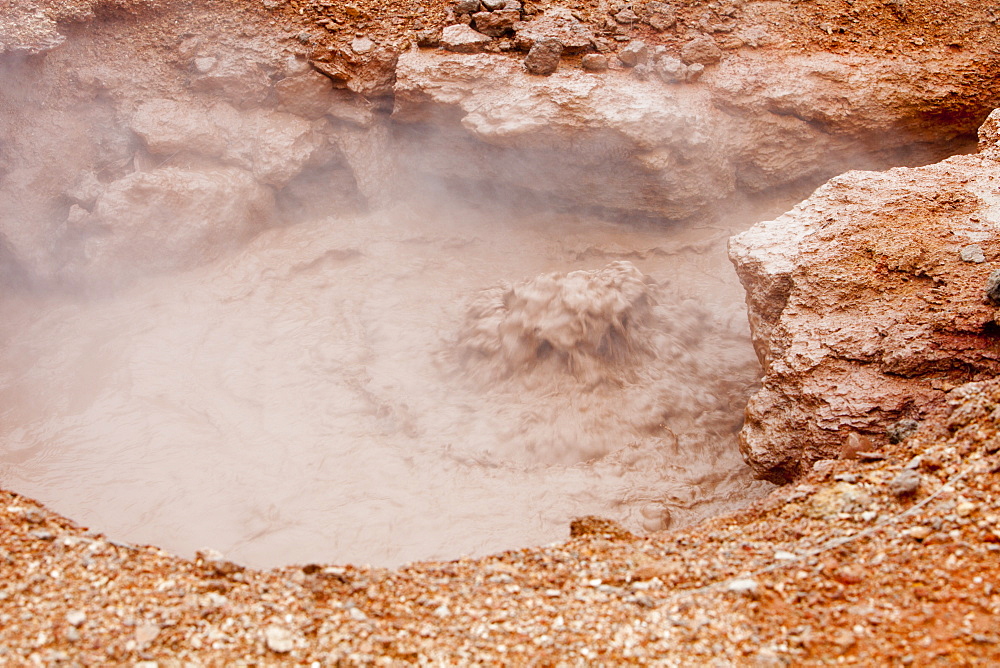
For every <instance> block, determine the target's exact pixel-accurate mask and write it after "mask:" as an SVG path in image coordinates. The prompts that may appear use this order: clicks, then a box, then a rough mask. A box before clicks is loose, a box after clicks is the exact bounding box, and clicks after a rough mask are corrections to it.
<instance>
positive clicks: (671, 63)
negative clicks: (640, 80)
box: [653, 56, 688, 83]
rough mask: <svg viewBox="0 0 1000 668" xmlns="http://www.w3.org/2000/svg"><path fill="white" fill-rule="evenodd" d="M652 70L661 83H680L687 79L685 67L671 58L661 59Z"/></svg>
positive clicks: (677, 60) (664, 57)
mask: <svg viewBox="0 0 1000 668" xmlns="http://www.w3.org/2000/svg"><path fill="white" fill-rule="evenodd" d="M653 69H654V71H655V72H656V74H657V76H659V77H660V80H661V81H663V83H681V82H682V81H684V80H685V79H686V78H687V72H688V68H687V65H685V64H684V63H682V62H681V61H680V60H679V59H677V58H674V57H673V56H663V57H661V58H660V59H659V60H657V61H656V65H655V66H654V68H653Z"/></svg>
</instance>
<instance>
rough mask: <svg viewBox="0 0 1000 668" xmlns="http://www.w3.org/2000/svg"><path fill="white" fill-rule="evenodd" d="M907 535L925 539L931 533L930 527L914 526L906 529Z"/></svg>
mask: <svg viewBox="0 0 1000 668" xmlns="http://www.w3.org/2000/svg"><path fill="white" fill-rule="evenodd" d="M906 535H907V536H909V537H910V538H914V539H916V540H923V539H924V538H927V537H928V536H930V535H931V528H930V527H912V528H911V529H908V530H907V531H906Z"/></svg>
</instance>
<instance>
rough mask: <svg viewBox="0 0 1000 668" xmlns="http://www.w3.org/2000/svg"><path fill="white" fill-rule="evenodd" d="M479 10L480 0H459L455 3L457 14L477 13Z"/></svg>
mask: <svg viewBox="0 0 1000 668" xmlns="http://www.w3.org/2000/svg"><path fill="white" fill-rule="evenodd" d="M478 11H479V0H458V2H456V3H455V13H456V14H475V13H476V12H478Z"/></svg>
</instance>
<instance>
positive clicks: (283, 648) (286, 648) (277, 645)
mask: <svg viewBox="0 0 1000 668" xmlns="http://www.w3.org/2000/svg"><path fill="white" fill-rule="evenodd" d="M264 640H265V642H266V643H267V648H268V649H269V650H271V651H272V652H277V653H278V654H285V653H287V652H291V651H292V648H293V647H295V641H294V640H293V638H292V632H291V631H289V630H288V629H286V628H284V627H283V626H274V625H272V626H268V627H267V628H266V629H264Z"/></svg>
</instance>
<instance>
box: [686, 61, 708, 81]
mask: <svg viewBox="0 0 1000 668" xmlns="http://www.w3.org/2000/svg"><path fill="white" fill-rule="evenodd" d="M704 73H705V66H704V65H702V64H701V63H694V64H692V65H688V67H687V72H686V73H685V75H684V80H685V81H687V82H688V83H694V82H695V81H697V80H698V79H700V78H701V75H702V74H704Z"/></svg>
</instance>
